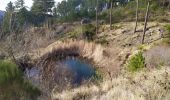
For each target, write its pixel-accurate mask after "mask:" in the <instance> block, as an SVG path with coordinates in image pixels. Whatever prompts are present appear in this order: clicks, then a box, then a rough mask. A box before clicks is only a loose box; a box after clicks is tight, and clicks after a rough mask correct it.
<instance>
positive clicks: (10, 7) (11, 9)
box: [6, 1, 15, 12]
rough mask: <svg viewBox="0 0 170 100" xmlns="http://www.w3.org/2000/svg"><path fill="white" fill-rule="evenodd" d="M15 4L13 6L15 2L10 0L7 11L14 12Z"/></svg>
mask: <svg viewBox="0 0 170 100" xmlns="http://www.w3.org/2000/svg"><path fill="white" fill-rule="evenodd" d="M14 8H15V7H14V6H13V3H12V2H11V1H10V2H9V3H8V4H7V7H6V11H7V12H13V11H14Z"/></svg>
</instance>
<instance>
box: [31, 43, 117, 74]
mask: <svg viewBox="0 0 170 100" xmlns="http://www.w3.org/2000/svg"><path fill="white" fill-rule="evenodd" d="M111 52H113V54H114V55H116V53H115V52H116V50H115V49H111V48H105V47H103V46H101V45H99V44H95V43H92V42H87V41H84V40H80V41H77V40H75V41H74V40H67V41H64V42H62V41H57V42H54V43H52V44H51V45H49V46H48V47H46V48H45V49H40V50H39V51H38V53H37V52H36V53H37V55H35V54H36V53H34V54H33V55H34V57H33V58H34V59H39V58H40V62H44V61H45V60H48V59H51V58H57V59H58V58H63V57H68V56H76V57H80V58H83V59H87V60H89V61H91V63H94V64H95V65H96V67H99V68H103V69H104V70H105V72H108V71H109V72H112V75H117V74H118V73H119V72H120V67H119V66H118V65H117V62H115V61H114V60H115V58H116V56H113V54H112V53H111Z"/></svg>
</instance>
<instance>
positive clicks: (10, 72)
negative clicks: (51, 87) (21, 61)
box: [0, 60, 40, 100]
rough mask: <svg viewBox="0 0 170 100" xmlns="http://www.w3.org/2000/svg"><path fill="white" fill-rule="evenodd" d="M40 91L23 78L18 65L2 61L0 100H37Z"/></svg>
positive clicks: (0, 66) (0, 64) (0, 69)
mask: <svg viewBox="0 0 170 100" xmlns="http://www.w3.org/2000/svg"><path fill="white" fill-rule="evenodd" d="M39 95H40V91H39V89H37V88H36V87H34V86H32V85H31V83H30V82H28V81H26V80H25V79H24V78H23V74H22V72H21V71H20V70H19V69H18V67H17V65H16V64H14V63H12V62H10V61H4V60H0V100H21V99H22V100H35V99H36V98H37V97H38V96H39Z"/></svg>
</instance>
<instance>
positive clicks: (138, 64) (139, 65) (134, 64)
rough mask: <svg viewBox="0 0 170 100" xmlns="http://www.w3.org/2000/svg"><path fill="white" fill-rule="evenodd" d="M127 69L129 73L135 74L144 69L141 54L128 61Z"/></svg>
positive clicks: (143, 60) (143, 59)
mask: <svg viewBox="0 0 170 100" xmlns="http://www.w3.org/2000/svg"><path fill="white" fill-rule="evenodd" d="M127 68H128V70H129V71H130V72H136V71H139V70H141V69H143V68H145V58H144V57H143V55H142V52H139V53H137V54H136V55H134V56H132V57H131V58H130V59H129V61H128V65H127Z"/></svg>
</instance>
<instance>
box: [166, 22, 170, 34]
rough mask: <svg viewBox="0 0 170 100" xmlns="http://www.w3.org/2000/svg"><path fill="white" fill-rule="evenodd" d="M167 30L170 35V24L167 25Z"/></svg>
mask: <svg viewBox="0 0 170 100" xmlns="http://www.w3.org/2000/svg"><path fill="white" fill-rule="evenodd" d="M165 28H166V30H167V31H168V34H170V24H167V25H165Z"/></svg>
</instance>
